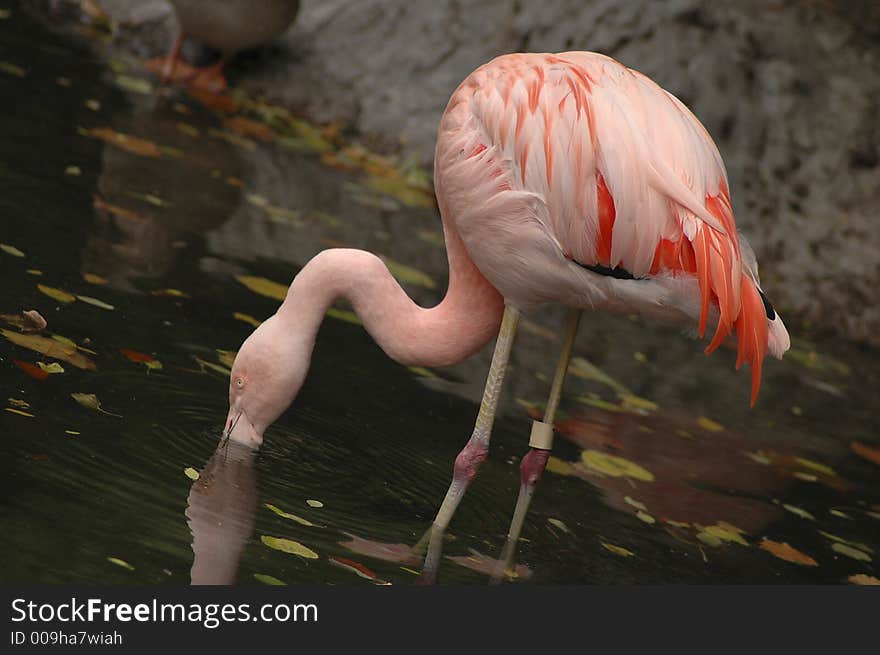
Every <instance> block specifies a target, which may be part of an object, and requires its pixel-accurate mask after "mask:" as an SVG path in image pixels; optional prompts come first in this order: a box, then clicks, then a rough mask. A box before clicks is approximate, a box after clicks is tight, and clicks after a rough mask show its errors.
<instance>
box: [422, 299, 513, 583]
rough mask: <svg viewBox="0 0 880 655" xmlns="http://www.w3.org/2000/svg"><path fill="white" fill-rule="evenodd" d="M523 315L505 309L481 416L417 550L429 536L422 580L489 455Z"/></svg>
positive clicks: (428, 578)
mask: <svg viewBox="0 0 880 655" xmlns="http://www.w3.org/2000/svg"><path fill="white" fill-rule="evenodd" d="M519 314H520V313H519V310H518V309H517V308H516V307H512V306H510V305H507V306H506V307H505V308H504V317H503V318H502V319H501V329H500V330H499V331H498V339H497V340H496V341H495V352H494V354H493V355H492V364H491V366H490V367H489V375H488V377H487V379H486V388H485V390H484V391H483V401H482V402H481V403H480V412H479V414H478V415H477V422H476V424H475V425H474V432H473V434H472V435H471V438H470V439H469V440H468V442H467V444H465V447H464V448H463V449H462V451H461V452H460V453H459V454H458V457H456V458H455V468H454V472H453V476H452V483H451V484H450V485H449V490H448V491H447V492H446V497H445V498H444V499H443V504H442V505H441V506H440V510H439V511H438V512H437V517H436V518H435V519H434V523H433V524H432V525H431V527H430V529H429V531H428V532H427V533H426V534H425V536H424V537H422V540H421V541H420V542H419V544H417V545H416V546H415V548H414V550H418V549H419V548H420V547H421V546H422V545H423V544H424V541H425V539H426V538H428V539H429V541H428V553H427V555H426V556H425V564H424V566H423V567H422V574H421V576H419V582H421V583H423V584H426V583H427V584H430V583H433V582H434V581H435V580H436V578H437V567H438V565H439V563H440V554H441V552H442V550H443V535H444V533H445V532H446V527H447V526H448V525H449V521H450V520H451V519H452V515H453V514H455V510H456V508H457V507H458V504H459V503H460V502H461V499H462V497H464V492H465V491H467V488H468V485H469V484H470V483H471V480H473V479H474V478H475V477H476V476H477V470H478V469H479V467H480V464H482V463H483V460H485V459H486V456H487V455H488V454H489V437H490V436H491V434H492V424H493V423H494V422H495V410H496V409H497V407H498V396H499V395H500V393H501V384H502V382H503V381H504V373H505V371H506V370H507V362H508V360H509V359H510V350H511V348H512V347H513V338H514V336H515V335H516V325H517V323H518V322H519Z"/></svg>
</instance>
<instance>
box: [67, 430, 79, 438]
mask: <svg viewBox="0 0 880 655" xmlns="http://www.w3.org/2000/svg"><path fill="white" fill-rule="evenodd" d="M64 434H69V435H71V436H74V437H75V436H76V435H78V434H80V432H79V430H65V431H64Z"/></svg>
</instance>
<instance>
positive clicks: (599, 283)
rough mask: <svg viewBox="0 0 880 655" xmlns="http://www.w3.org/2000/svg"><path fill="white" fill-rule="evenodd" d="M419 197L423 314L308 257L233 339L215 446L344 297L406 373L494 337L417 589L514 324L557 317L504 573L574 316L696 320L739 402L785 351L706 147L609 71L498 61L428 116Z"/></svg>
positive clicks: (536, 59)
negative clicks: (250, 329)
mask: <svg viewBox="0 0 880 655" xmlns="http://www.w3.org/2000/svg"><path fill="white" fill-rule="evenodd" d="M434 186H435V190H436V194H437V202H438V204H439V207H440V214H441V217H442V220H443V230H444V235H445V239H446V249H447V253H448V258H449V288H448V291H447V293H446V296H445V298H444V299H443V301H442V302H441V303H440V304H438V305H437V306H436V307H432V308H430V309H426V308H423V307H419V306H418V305H416V304H415V303H413V302H412V300H410V298H409V297H408V296H407V295H406V293H405V292H404V291H403V290H402V289H401V287H400V286H399V285H398V283H397V282H396V281H395V280H394V278H393V277H392V276H391V273H390V272H389V271H388V269H387V268H386V266H385V265H384V264H383V263H382V260H381V259H379V258H378V257H376V256H375V255H373V254H371V253H369V252H364V251H361V250H351V249H332V250H325V251H323V252H321V253H319V254H318V255H316V256H315V257H314V258H313V259H312V260H311V261H309V262H308V264H306V266H305V267H304V268H303V269H302V270H301V271H300V273H299V274H298V275H297V276H296V278H295V279H294V280H293V283H292V284H291V285H290V289H289V290H288V292H287V297H286V299H285V300H284V302H283V304H282V305H281V307H280V308H279V309H278V311H277V313H276V314H275V315H274V316H272V317H271V318H269V319H268V320H267V321H265V322H264V323H263V324H262V325H261V326H260V327H259V328H257V329H256V330H255V331H254V333H253V334H252V335H251V336H250V337H248V339H247V340H246V341H245V342H244V344H243V345H242V347H241V350H240V351H239V353H238V356H237V357H236V360H235V363H234V366H233V369H232V376H231V381H230V391H229V404H230V409H229V416H228V420H227V424H226V435H227V436H228V437H231V438H233V439H237V440H240V441H243V442H246V443H250V444H252V445H254V446H257V445H259V444H260V443H261V441H262V435H263V431H264V430H265V429H266V427H267V426H268V425H270V424H271V423H272V422H273V421H275V420H276V419H277V418H278V417H279V416H280V415H281V413H282V412H283V411H284V410H285V409H286V408H287V407H288V406H289V405H290V404H291V403H292V402H293V400H294V398H295V397H296V395H297V392H298V391H299V389H300V387H301V386H302V384H303V380H304V379H305V376H306V372H307V371H308V368H309V361H310V358H311V353H312V348H313V346H314V343H315V334H316V333H317V331H318V327H319V326H320V324H321V320H322V319H323V317H324V314H325V312H326V310H327V308H328V307H329V306H330V304H331V303H332V302H333V301H334V300H336V299H337V298H345V299H347V300H348V301H350V302H351V304H352V306H353V307H354V310H355V312H357V314H358V316H359V317H360V318H361V320H362V321H363V324H364V326H365V327H366V329H367V331H368V332H369V333H370V335H371V336H372V337H373V338H374V339H375V340H376V342H377V343H378V344H379V345H380V346H381V347H382V349H383V350H384V351H385V352H386V353H387V354H388V355H389V356H390V357H392V358H393V359H394V360H396V361H398V362H400V363H402V364H408V365H410V364H419V365H422V366H441V365H446V364H452V363H455V362H458V361H461V360H463V359H465V358H466V357H468V356H470V355H472V354H473V353H475V352H476V351H477V350H479V349H480V348H481V347H482V346H483V345H484V344H485V343H486V342H487V341H489V339H491V338H492V336H493V335H495V334H496V333H497V335H498V337H497V341H496V344H495V352H494V355H493V358H492V364H491V366H490V369H489V375H488V380H487V382H486V387H485V392H484V394H483V400H482V403H481V405H480V410H479V414H478V416H477V420H476V425H475V427H474V431H473V434H472V436H471V438H470V440H469V441H468V442H467V444H466V445H465V447H464V449H463V450H462V451H461V453H460V454H459V455H458V457H457V458H456V460H455V467H454V474H453V478H452V483H451V485H450V487H449V490H448V492H447V494H446V497H445V498H444V500H443V503H442V505H441V507H440V510H439V512H438V513H437V517H436V518H435V520H434V523H433V524H432V527H431V529H430V545H429V549H428V556H427V558H426V561H425V565H424V569H423V576H424V577H425V579H428V580H430V579H433V577H434V575H435V572H436V568H437V564H438V561H439V555H440V542H441V539H442V535H443V532H444V531H445V529H446V526H447V525H448V523H449V521H450V519H451V517H452V515H453V513H454V512H455V509H456V507H457V506H458V504H459V502H460V500H461V498H462V496H463V494H464V492H465V490H466V489H467V487H468V484H469V483H470V482H471V480H473V478H474V476H475V475H476V474H477V469H478V468H479V466H480V464H481V463H482V462H483V460H485V458H486V456H487V453H488V448H489V438H490V435H491V431H492V424H493V420H494V416H495V410H496V406H497V402H498V395H499V392H500V389H501V384H502V380H503V378H504V373H505V368H506V365H507V361H508V357H509V355H510V350H511V346H512V344H513V338H514V333H515V331H516V326H517V321H518V319H519V317H520V314H521V313H522V312H523V311H526V310H533V309H536V308H538V307H539V306H541V305H544V304H546V303H561V304H563V305H566V306H568V307H570V308H571V311H570V313H569V318H568V319H567V322H566V326H565V333H564V340H563V348H562V354H561V356H560V358H559V363H558V365H557V368H556V373H555V376H554V379H553V382H552V385H551V392H550V398H549V401H548V403H547V407H546V410H545V413H544V418H543V421H535V422H534V424H533V428H532V434H531V438H530V440H529V445H530V450H529V452H528V453H527V454H526V455H525V456H524V457H523V460H522V464H521V467H520V470H521V487H520V493H519V498H518V500H517V504H516V508H515V510H514V518H513V521H512V523H511V527H510V531H509V533H508V538H507V542H506V544H505V547H504V550H503V551H502V557H501V559H500V560H499V562H500V563H501V564H503V565H504V566H505V567H506V566H508V565H509V563H510V561H511V560H512V557H513V552H514V547H515V544H516V540H517V538H518V535H519V531H520V528H521V526H522V523H523V519H524V516H525V513H526V510H527V508H528V505H529V501H530V499H531V497H532V494H533V492H534V488H535V485H536V483H537V481H538V479H539V478H540V476H541V474H542V472H543V471H544V467H545V465H546V463H547V459H548V457H549V452H550V448H551V443H552V437H553V427H552V426H553V420H554V416H555V412H556V409H557V406H558V403H559V397H560V394H561V391H562V384H563V380H564V377H565V373H566V370H567V368H568V362H569V359H570V357H571V349H572V345H573V342H574V338H575V334H576V331H577V327H578V321H579V318H580V314H581V311H582V310H583V309H593V310H604V311H611V312H627V313H633V312H638V313H641V314H644V315H647V316H653V317H658V318H661V319H672V320H676V321H679V322H682V323H685V324H689V325H692V326H695V327H697V328H698V331H699V334H700V335H701V336H703V334H704V332H705V330H706V325H707V323H709V321H710V320H711V321H712V322H714V323H715V324H716V328H715V333H714V336H713V338H712V340H711V342H710V343H709V345H708V347H707V348H706V352H711V351H712V350H714V349H715V348H717V347H718V346H719V345H720V344H721V343H722V342H723V341H724V340H725V339H726V338H727V337H728V336H730V335H732V334H734V333H735V334H736V338H737V341H738V356H737V367H739V366H740V365H741V364H742V363H743V362H745V363H748V364H749V365H750V366H751V369H752V390H751V402H752V404H754V402H755V400H756V398H757V394H758V389H759V386H760V380H761V364H762V361H763V358H764V356H765V354H767V353H768V352H769V353H770V354H772V355H774V356H776V357H782V354H783V353H784V352H785V351H786V350H787V349H788V347H789V337H788V333H787V331H786V329H785V326H784V325H783V323H782V320H781V319H780V317H779V315H778V314H776V312H775V311H774V310H773V307H772V306H771V304H770V303H769V301H768V300H767V298H766V296H765V295H764V293H763V292H762V291H761V288H760V285H759V280H758V269H757V265H756V263H755V258H754V254H753V252H752V249H751V248H750V247H749V246H748V244H747V242H746V241H745V239H744V238H743V237H742V236H741V235H739V234H738V233H737V230H736V225H735V223H734V217H733V211H732V209H731V203H730V195H729V191H728V185H727V176H726V173H725V170H724V164H723V163H722V161H721V156H720V154H719V153H718V150H717V148H716V147H715V144H714V143H713V142H712V139H711V137H710V136H709V134H708V133H707V131H706V130H705V128H704V127H703V126H702V124H701V123H700V122H699V121H698V120H697V119H696V117H694V115H693V114H692V113H691V112H690V111H689V110H688V109H687V108H686V107H685V106H684V105H683V104H682V103H681V102H680V101H679V100H678V99H676V98H675V97H674V96H672V95H671V94H669V93H668V92H666V91H664V90H663V89H661V88H660V87H659V86H657V84H655V83H654V82H652V81H651V80H650V79H648V78H647V77H645V76H644V75H642V74H640V73H637V72H636V71H633V70H630V69H628V68H626V67H625V66H623V65H621V64H620V63H618V62H616V61H614V60H613V59H610V58H608V57H605V56H603V55H599V54H595V53H589V52H568V53H562V54H513V55H505V56H501V57H498V58H496V59H494V60H493V61H491V62H489V63H488V64H485V65H483V66H481V67H480V68H478V69H477V70H476V71H474V72H473V73H472V74H471V75H470V76H468V78H467V79H466V80H465V81H464V82H462V83H461V85H460V86H459V87H458V88H457V89H456V91H455V92H454V93H453V94H452V98H451V99H450V101H449V104H448V105H447V107H446V110H445V112H444V113H443V117H442V119H441V121H440V129H439V134H438V137H437V149H436V154H435V160H434ZM499 324H500V330H499ZM503 570H504V569H501V573H503ZM499 576H500V573H498V572H496V578H497V577H499Z"/></svg>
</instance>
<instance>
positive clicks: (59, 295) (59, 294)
mask: <svg viewBox="0 0 880 655" xmlns="http://www.w3.org/2000/svg"><path fill="white" fill-rule="evenodd" d="M37 289H39V290H40V291H41V292H42V293H45V294H46V295H47V296H49V297H50V298H52V299H53V300H57V301H58V302H62V303H71V302H74V301H75V300H76V296H74V295H73V294H72V293H67V291H63V290H61V289H56V288H55V287H50V286H46V285H45V284H38V285H37Z"/></svg>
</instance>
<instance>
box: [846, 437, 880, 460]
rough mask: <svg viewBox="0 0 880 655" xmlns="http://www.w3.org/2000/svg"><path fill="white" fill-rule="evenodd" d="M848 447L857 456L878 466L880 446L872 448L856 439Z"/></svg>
mask: <svg viewBox="0 0 880 655" xmlns="http://www.w3.org/2000/svg"><path fill="white" fill-rule="evenodd" d="M849 447H850V449H851V450H852V451H853V452H854V453H855V454H856V455H858V456H859V457H862V458H864V459H866V460H868V461H869V462H873V463H874V464H876V465H877V466H880V448H874V447H871V446H868V445H866V444H863V443H861V442H858V441H853V442H852V443H850V445H849Z"/></svg>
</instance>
